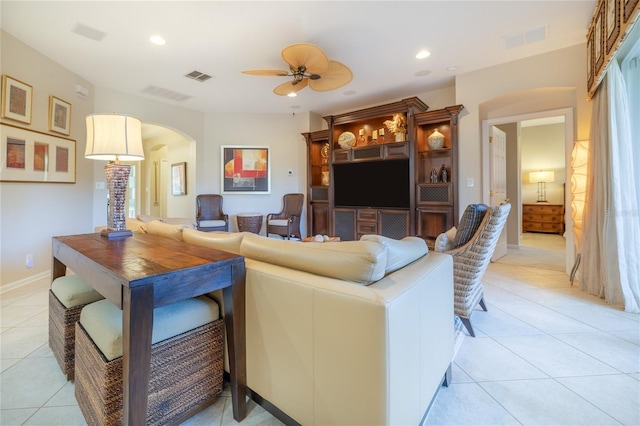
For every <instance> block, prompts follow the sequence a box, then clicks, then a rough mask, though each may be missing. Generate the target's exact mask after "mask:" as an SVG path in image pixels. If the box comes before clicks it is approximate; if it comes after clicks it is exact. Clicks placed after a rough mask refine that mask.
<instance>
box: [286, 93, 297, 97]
mask: <svg viewBox="0 0 640 426" xmlns="http://www.w3.org/2000/svg"><path fill="white" fill-rule="evenodd" d="M287 96H288V97H290V98H295V97H296V96H298V94H297V93H296V92H291V93H289V94H288V95H287Z"/></svg>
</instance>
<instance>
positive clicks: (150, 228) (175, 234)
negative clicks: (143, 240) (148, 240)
mask: <svg viewBox="0 0 640 426" xmlns="http://www.w3.org/2000/svg"><path fill="white" fill-rule="evenodd" d="M143 227H144V229H145V231H146V233H147V234H149V235H158V236H160V237H165V238H171V239H172V240H177V241H182V230H183V229H185V228H187V226H186V225H171V224H168V223H163V222H160V221H157V220H153V221H151V222H149V223H146V224H144V225H143Z"/></svg>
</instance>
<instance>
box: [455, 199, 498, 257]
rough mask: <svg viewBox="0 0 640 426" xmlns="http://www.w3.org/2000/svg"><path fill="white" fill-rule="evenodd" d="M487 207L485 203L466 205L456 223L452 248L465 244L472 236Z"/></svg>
mask: <svg viewBox="0 0 640 426" xmlns="http://www.w3.org/2000/svg"><path fill="white" fill-rule="evenodd" d="M488 208H489V206H487V205H486V204H469V205H468V206H467V208H466V209H465V210H464V213H463V214H462V219H460V223H458V231H457V232H456V239H455V241H454V242H453V248H458V247H460V246H463V245H465V244H466V243H467V242H468V241H469V240H470V239H471V237H473V234H475V233H476V231H477V230H478V226H480V222H482V219H483V218H484V215H485V213H486V212H487V209H488Z"/></svg>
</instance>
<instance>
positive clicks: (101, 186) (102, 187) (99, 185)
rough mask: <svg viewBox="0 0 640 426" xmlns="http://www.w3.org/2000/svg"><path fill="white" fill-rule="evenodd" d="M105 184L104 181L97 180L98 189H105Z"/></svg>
mask: <svg viewBox="0 0 640 426" xmlns="http://www.w3.org/2000/svg"><path fill="white" fill-rule="evenodd" d="M104 188H105V185H104V182H96V189H104Z"/></svg>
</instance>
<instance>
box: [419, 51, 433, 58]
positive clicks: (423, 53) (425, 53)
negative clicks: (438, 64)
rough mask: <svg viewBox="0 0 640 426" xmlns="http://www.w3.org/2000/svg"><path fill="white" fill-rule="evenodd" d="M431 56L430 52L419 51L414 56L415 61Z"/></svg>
mask: <svg viewBox="0 0 640 426" xmlns="http://www.w3.org/2000/svg"><path fill="white" fill-rule="evenodd" d="M429 56H431V52H429V51H428V50H421V51H419V52H418V53H417V54H416V59H425V58H428V57H429Z"/></svg>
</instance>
